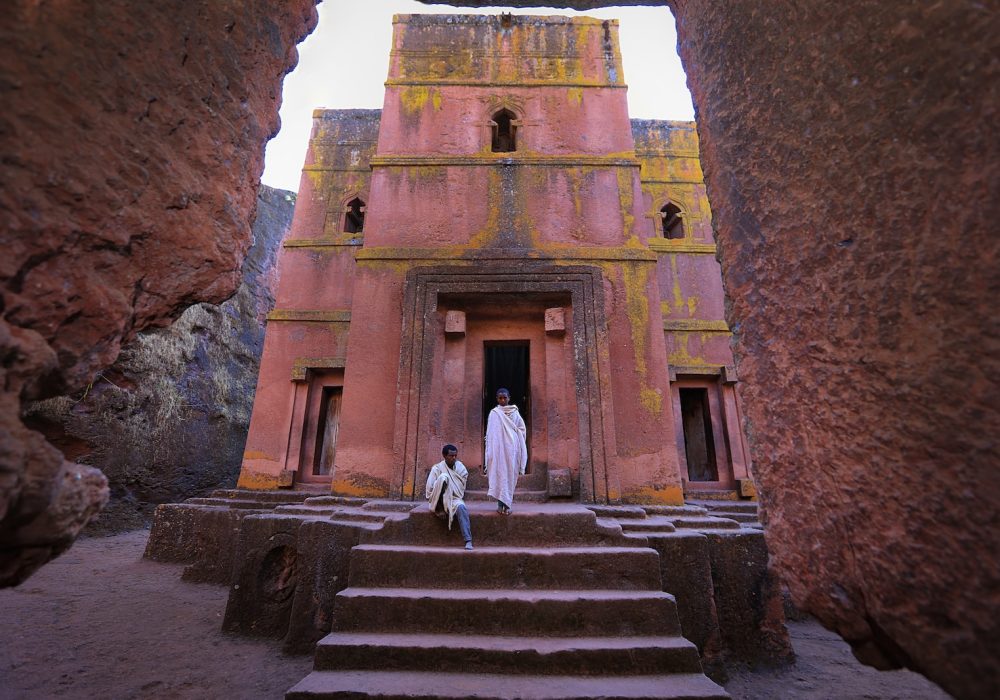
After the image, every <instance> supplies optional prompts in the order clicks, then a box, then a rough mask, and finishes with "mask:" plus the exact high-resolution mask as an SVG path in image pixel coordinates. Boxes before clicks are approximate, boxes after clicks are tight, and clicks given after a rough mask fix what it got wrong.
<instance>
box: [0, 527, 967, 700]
mask: <svg viewBox="0 0 1000 700" xmlns="http://www.w3.org/2000/svg"><path fill="white" fill-rule="evenodd" d="M148 535H149V533H148V531H146V530H137V531H134V532H129V533H126V534H122V535H116V536H114V537H90V538H86V539H82V540H80V541H79V542H78V543H77V544H76V545H75V546H74V547H73V548H72V549H71V550H70V551H69V552H67V553H66V554H64V555H63V556H62V557H60V558H59V559H57V560H56V561H54V562H52V563H51V564H49V565H48V566H46V567H45V568H43V569H42V570H41V571H40V572H38V573H37V574H36V575H35V576H33V577H32V578H30V579H28V580H27V581H26V582H25V583H23V584H21V585H20V586H19V587H17V588H14V589H6V590H0V620H2V621H3V624H2V625H0V698H2V699H3V700H9V699H10V700H13V699H15V698H16V699H18V700H36V699H38V700H41V699H47V698H111V699H118V698H234V699H241V698H281V697H282V696H283V694H284V692H285V691H286V690H287V689H288V688H290V687H291V686H293V685H294V684H295V683H297V682H298V681H299V680H301V679H302V678H303V677H304V676H305V675H306V674H307V673H308V672H309V669H310V667H311V666H312V659H311V658H309V657H305V656H300V657H288V656H282V655H281V653H280V651H279V648H278V645H277V643H274V642H268V641H259V640H248V639H242V638H238V637H232V636H228V635H224V634H222V632H220V631H219V628H220V626H221V623H222V614H223V612H224V610H225V606H226V596H227V589H226V588H225V587H222V586H213V585H206V584H195V583H186V582H183V581H181V579H180V574H181V568H182V567H180V566H178V565H172V564H158V563H155V562H150V561H144V560H143V559H141V557H142V551H143V548H144V547H145V545H146V538H147V537H148ZM790 629H791V632H792V639H793V642H794V645H795V652H796V654H797V655H798V662H797V663H796V665H795V666H793V667H791V668H787V669H783V670H780V671H773V670H772V671H757V672H749V671H743V672H738V673H733V674H731V680H730V682H729V683H728V684H727V685H726V689H727V690H728V691H729V692H730V693H731V694H732V696H733V698H735V699H737V700H739V699H745V700H750V699H757V698H760V699H764V698H767V699H768V700H772V699H775V698H778V699H782V698H789V699H796V700H798V699H799V698H806V699H814V700H818V699H820V698H837V699H845V700H846V699H852V700H853V699H858V700H860V699H861V698H878V699H887V698H900V699H901V700H902V699H903V698H905V699H906V700H939V699H944V698H947V697H948V696H947V695H945V694H944V693H943V692H942V691H941V690H939V689H938V688H937V687H936V686H934V685H932V684H931V683H930V682H928V681H926V680H924V679H923V678H922V677H920V676H917V675H915V674H912V673H908V672H905V671H893V672H889V673H880V672H878V671H875V670H872V669H869V668H866V667H864V666H861V665H860V664H858V663H857V662H856V661H855V660H854V658H853V657H852V656H851V652H850V650H849V649H848V647H847V645H846V644H844V643H843V642H842V641H840V639H839V638H838V637H836V636H835V635H833V634H831V633H829V632H827V631H825V630H824V629H823V628H821V627H820V626H819V625H817V624H816V623H814V622H796V623H791V625H790Z"/></svg>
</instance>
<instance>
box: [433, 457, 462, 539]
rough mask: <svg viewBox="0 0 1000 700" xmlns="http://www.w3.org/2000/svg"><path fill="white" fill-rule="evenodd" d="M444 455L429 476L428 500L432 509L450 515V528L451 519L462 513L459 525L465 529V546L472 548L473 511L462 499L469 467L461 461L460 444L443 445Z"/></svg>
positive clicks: (449, 524)
mask: <svg viewBox="0 0 1000 700" xmlns="http://www.w3.org/2000/svg"><path fill="white" fill-rule="evenodd" d="M441 455H442V456H443V457H444V459H443V460H442V461H440V462H438V463H437V464H435V465H434V466H433V467H431V473H430V474H429V475H428V476H427V500H428V504H429V505H430V509H431V511H433V512H435V513H439V514H441V515H445V514H447V516H448V529H449V530H450V529H451V521H452V518H454V517H455V515H456V514H457V515H458V528H459V529H460V530H461V531H462V539H464V540H465V548H466V549H472V528H471V526H470V525H469V511H468V510H467V509H466V507H465V503H464V502H463V501H462V497H463V496H465V482H466V481H468V479H469V470H468V469H466V468H465V465H464V464H462V463H461V462H459V461H458V448H457V447H455V446H454V445H445V446H444V447H443V448H441Z"/></svg>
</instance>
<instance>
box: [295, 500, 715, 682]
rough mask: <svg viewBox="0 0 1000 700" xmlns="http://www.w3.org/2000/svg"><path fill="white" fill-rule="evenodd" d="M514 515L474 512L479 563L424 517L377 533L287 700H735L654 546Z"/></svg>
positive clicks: (421, 511) (559, 514)
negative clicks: (710, 674) (708, 663)
mask: <svg viewBox="0 0 1000 700" xmlns="http://www.w3.org/2000/svg"><path fill="white" fill-rule="evenodd" d="M286 508H289V509H291V508H294V506H286ZM515 508H516V510H515V512H514V513H513V514H512V515H509V516H501V515H498V514H496V513H495V512H494V506H493V505H492V504H489V503H470V504H469V509H470V515H471V517H472V532H473V538H474V541H475V549H474V550H473V551H466V550H464V549H463V548H462V542H461V537H460V536H459V534H458V532H457V524H456V525H455V526H454V528H455V531H453V532H451V533H449V532H448V531H447V528H446V525H445V523H444V522H443V521H442V520H440V519H438V518H437V517H435V516H434V515H433V514H432V513H430V512H429V511H428V510H427V509H426V507H424V506H417V507H415V508H414V509H413V510H412V511H411V512H409V513H407V514H405V515H404V514H402V513H400V514H399V515H397V516H396V517H387V518H386V519H385V521H384V523H383V524H382V525H381V527H375V528H371V529H365V530H364V531H363V532H362V533H361V535H360V542H359V544H358V545H357V546H355V547H354V548H353V549H352V550H351V554H350V573H349V579H348V587H347V588H345V589H344V590H342V591H341V592H340V593H339V594H338V595H337V596H336V598H335V599H334V606H333V620H332V631H331V633H330V634H329V635H327V636H326V637H325V638H323V639H322V640H320V642H319V643H318V645H317V647H316V653H315V665H314V670H313V672H312V673H310V674H309V675H308V676H307V677H306V678H305V679H303V680H302V681H301V682H300V683H298V684H297V685H296V686H295V687H293V688H292V689H291V690H289V691H288V694H287V696H286V698H288V700H304V699H307V698H309V699H318V698H676V699H679V698H690V699H692V700H693V699H695V698H699V699H701V698H726V697H728V696H727V695H726V693H725V691H724V690H723V689H722V688H720V687H719V686H718V685H716V684H715V683H713V682H712V681H711V680H709V679H708V678H707V677H706V676H705V675H704V674H703V673H702V668H701V663H700V661H699V656H698V650H697V649H696V647H695V646H694V644H692V643H691V642H689V641H687V640H685V639H684V638H683V637H682V636H681V632H680V624H679V622H678V615H677V610H676V605H675V601H674V598H673V597H672V596H670V595H668V594H666V593H664V592H662V586H661V578H660V562H659V557H658V554H657V552H656V551H655V550H653V549H650V548H647V547H646V546H645V542H644V540H643V539H642V538H637V537H636V536H635V535H634V534H633V535H632V536H626V535H625V534H623V532H622V528H621V526H620V525H618V524H617V523H615V522H614V521H611V520H608V519H606V518H605V519H601V520H599V519H598V518H597V515H596V514H595V513H594V512H593V511H590V510H588V509H586V508H583V507H582V506H580V505H577V504H566V505H565V506H553V505H552V504H547V505H546V506H544V507H538V506H533V504H529V503H520V504H515ZM542 508H544V510H542Z"/></svg>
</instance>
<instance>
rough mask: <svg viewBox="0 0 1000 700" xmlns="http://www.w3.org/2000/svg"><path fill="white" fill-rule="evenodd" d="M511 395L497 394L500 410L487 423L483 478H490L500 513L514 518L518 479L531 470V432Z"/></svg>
mask: <svg viewBox="0 0 1000 700" xmlns="http://www.w3.org/2000/svg"><path fill="white" fill-rule="evenodd" d="M509 403H510V392H509V391H507V390H506V389H499V390H497V406H496V408H494V409H493V410H492V411H490V418H489V421H488V422H487V423H486V460H485V462H484V464H483V474H486V475H488V476H489V478H490V489H489V491H487V492H486V493H487V495H489V496H490V497H492V498H495V499H497V512H498V513H503V514H504V515H509V514H510V504H511V503H512V502H513V501H514V487H515V486H516V485H517V475H518V474H524V470H525V468H526V467H527V466H528V445H527V443H526V442H525V440H524V438H525V435H526V433H527V429H526V428H525V425H524V420H523V419H522V418H521V414H520V413H518V410H517V406H515V405H513V404H510V405H509V406H508V405H507V404H509Z"/></svg>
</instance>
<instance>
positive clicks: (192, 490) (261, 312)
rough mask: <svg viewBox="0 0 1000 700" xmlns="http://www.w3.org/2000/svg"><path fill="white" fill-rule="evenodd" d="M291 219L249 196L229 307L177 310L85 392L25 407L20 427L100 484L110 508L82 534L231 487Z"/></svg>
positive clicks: (271, 196) (275, 198) (284, 208)
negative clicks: (247, 234)
mask: <svg viewBox="0 0 1000 700" xmlns="http://www.w3.org/2000/svg"><path fill="white" fill-rule="evenodd" d="M294 208H295V195H294V193H292V192H285V191H284V190H275V189H272V188H270V187H267V186H264V185H261V188H260V193H259V194H258V201H257V218H256V220H255V221H254V225H253V241H254V242H253V245H251V246H250V249H249V250H248V251H247V257H246V260H245V261H244V263H243V280H242V282H241V283H240V286H239V288H238V289H237V290H236V294H234V295H233V297H232V298H231V299H229V300H227V301H225V302H223V303H222V304H220V305H218V306H216V305H214V304H204V303H203V304H195V305H194V306H191V307H189V308H188V309H187V310H185V311H184V313H183V314H182V315H181V317H180V318H179V319H177V321H175V322H174V323H173V325H171V326H170V327H169V328H165V329H162V330H156V331H151V332H147V333H142V334H140V335H139V336H138V337H136V338H135V339H134V340H132V341H131V342H130V343H128V344H127V345H126V346H125V347H124V348H122V353H121V355H120V356H119V357H118V360H117V361H116V362H115V363H114V364H113V365H112V366H111V367H109V368H108V369H106V370H104V371H102V372H101V373H100V374H99V375H98V376H97V378H96V379H95V381H94V383H93V384H92V385H90V386H89V387H87V388H86V389H83V390H81V391H80V392H78V393H77V394H76V395H71V396H62V397H58V398H54V399H48V400H46V401H41V402H38V403H36V404H34V405H30V406H29V407H28V409H27V411H26V413H27V416H26V422H27V423H28V425H29V426H31V427H34V428H36V429H38V430H39V431H40V432H42V433H43V434H45V435H46V437H48V438H49V441H50V442H51V443H52V444H54V445H55V446H56V447H58V448H60V449H61V450H62V452H63V455H64V456H66V457H69V458H71V459H73V460H74V461H76V462H79V463H85V464H88V465H91V466H95V467H97V468H99V469H100V470H101V471H102V472H103V473H104V475H105V476H106V477H107V479H108V482H109V486H110V489H111V500H110V502H109V504H108V505H107V506H106V507H105V508H104V510H103V511H102V512H101V514H100V515H99V516H98V517H97V518H96V519H95V520H94V521H93V523H92V525H91V527H89V528H88V530H91V531H93V530H95V529H100V530H102V531H118V530H123V529H128V528H131V527H137V526H141V525H144V524H146V523H147V522H148V521H149V519H150V517H151V516H152V509H153V507H155V506H156V505H157V504H159V503H170V502H177V501H182V500H184V499H186V498H189V497H191V496H197V495H202V493H203V492H204V491H206V490H209V489H213V488H223V487H231V486H234V485H235V484H236V477H237V476H238V475H239V470H240V462H241V459H242V455H243V446H244V444H245V443H246V437H247V429H248V427H249V425H250V411H251V409H252V407H253V399H254V391H255V389H256V385H257V373H258V371H259V369H260V355H261V351H262V350H263V346H264V323H265V318H266V316H267V313H268V312H269V311H270V310H271V309H272V308H274V290H275V284H276V274H277V268H276V265H275V263H276V261H277V257H278V251H279V250H280V247H281V241H282V239H283V238H284V236H285V234H286V233H287V231H288V229H289V227H290V226H291V221H292V212H293V210H294Z"/></svg>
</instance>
